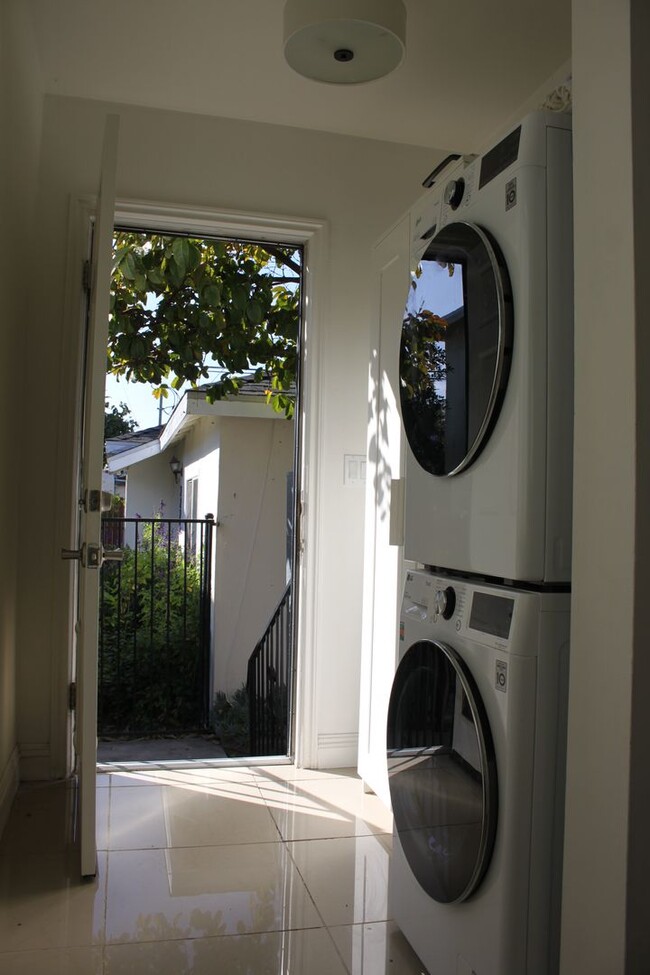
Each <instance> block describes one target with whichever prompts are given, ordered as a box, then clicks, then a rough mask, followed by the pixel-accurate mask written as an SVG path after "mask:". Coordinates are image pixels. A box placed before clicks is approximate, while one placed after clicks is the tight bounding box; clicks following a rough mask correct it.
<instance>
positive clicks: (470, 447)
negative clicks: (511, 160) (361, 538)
mask: <svg viewBox="0 0 650 975" xmlns="http://www.w3.org/2000/svg"><path fill="white" fill-rule="evenodd" d="M512 340H513V311H512V291H511V288H510V279H509V276H508V271H507V268H506V265H505V261H504V258H503V255H502V254H501V252H500V250H499V248H498V246H497V244H496V243H495V242H494V241H493V240H492V238H491V237H490V235H489V234H488V233H487V232H486V231H485V230H482V229H481V228H480V227H477V226H476V225H474V224H470V223H462V222H458V223H450V224H447V226H446V227H443V229H442V230H441V231H440V233H439V234H437V235H436V236H435V237H434V238H433V240H432V241H431V243H430V244H429V247H428V248H427V250H426V252H425V254H424V256H423V257H422V259H421V261H420V263H419V265H418V269H417V271H416V273H415V275H414V277H413V281H412V283H411V287H410V289H409V294H408V298H407V302H406V308H405V311H404V321H403V324H402V340H401V346H400V401H401V407H402V419H403V421H404V429H405V431H406V436H407V439H408V442H409V445H410V447H411V450H412V451H413V454H414V456H415V458H416V460H417V461H418V463H419V464H420V466H421V467H423V468H424V470H426V471H428V472H429V473H430V474H435V475H437V476H447V475H451V474H459V473H460V472H461V471H463V470H465V468H467V467H468V466H469V465H470V464H471V463H472V462H473V461H474V460H475V459H476V458H477V457H478V455H479V453H480V451H481V450H482V448H483V447H484V446H485V444H486V443H487V440H488V439H489V436H490V434H491V432H492V429H493V427H494V424H495V423H496V420H497V417H498V415H499V410H500V409H501V404H502V402H503V398H504V396H505V391H506V385H507V382H508V374H509V371H510V360H511V356H512Z"/></svg>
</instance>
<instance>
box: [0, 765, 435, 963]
mask: <svg viewBox="0 0 650 975" xmlns="http://www.w3.org/2000/svg"><path fill="white" fill-rule="evenodd" d="M73 809H74V791H73V789H72V787H71V786H70V784H67V783H54V784H49V785H39V786H26V787H24V788H23V789H21V791H20V793H19V796H18V798H17V800H16V802H15V804H14V808H13V810H12V814H11V817H10V819H9V823H8V824H7V827H6V829H5V832H4V834H3V836H2V839H1V840H0V975H27V973H29V975H44V973H46V972H47V975H64V973H65V975H122V973H124V975H126V973H129V975H137V973H138V972H156V973H157V975H172V973H173V975H190V973H192V975H208V973H209V975H212V973H214V972H224V973H228V975H230V973H235V972H241V973H242V975H301V973H305V975H384V973H386V975H387V973H392V975H422V973H424V969H423V967H422V965H421V963H420V962H419V960H418V959H417V957H416V956H415V954H414V953H413V951H412V950H411V949H410V947H409V945H408V944H407V942H406V941H405V939H404V938H403V936H402V934H401V933H400V931H399V930H398V929H397V928H396V927H395V925H394V924H393V923H392V922H391V920H390V918H389V917H388V913H387V903H386V886H387V877H388V860H389V851H390V841H391V836H390V833H391V822H390V815H389V814H388V813H387V812H386V810H385V808H384V807H383V806H382V804H381V803H380V801H379V800H378V799H377V798H376V797H375V796H372V795H367V794H365V793H364V791H363V787H362V784H361V782H360V780H359V779H358V778H357V777H356V775H355V774H354V772H352V771H351V770H348V769H343V770H335V771H331V772H330V771H322V770H321V771H314V770H305V769H295V768H294V767H293V766H267V767H264V768H259V767H255V768H224V769H220V768H216V767H199V766H196V767H194V768H189V769H188V768H185V769H180V768H166V769H165V768H155V769H145V770H142V769H141V770H139V771H137V772H135V771H134V772H113V773H107V774H101V775H99V777H98V788H97V837H98V849H99V855H98V866H99V869H98V874H97V877H96V878H95V879H94V880H92V881H80V880H79V879H78V869H77V860H76V856H75V850H74V847H73V845H72V842H71V832H72V814H73ZM425 975H426V973H425Z"/></svg>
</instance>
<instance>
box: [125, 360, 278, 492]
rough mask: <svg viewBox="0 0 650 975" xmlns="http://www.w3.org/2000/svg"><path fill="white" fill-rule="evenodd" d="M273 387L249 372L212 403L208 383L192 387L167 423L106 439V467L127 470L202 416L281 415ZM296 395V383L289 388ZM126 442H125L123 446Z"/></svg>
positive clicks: (180, 435) (159, 450)
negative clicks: (269, 396)
mask: <svg viewBox="0 0 650 975" xmlns="http://www.w3.org/2000/svg"><path fill="white" fill-rule="evenodd" d="M270 389H271V384H270V382H269V381H268V380H262V382H255V381H254V379H253V378H252V376H251V377H247V376H245V377H244V378H243V381H242V385H241V387H240V389H239V392H238V394H237V395H235V396H226V397H224V398H223V399H220V400H216V401H215V402H214V403H208V401H207V398H206V392H205V390H206V386H202V387H199V388H198V389H189V390H187V392H185V393H184V394H183V396H182V397H181V399H180V400H179V401H178V403H177V404H176V406H175V407H174V410H173V412H172V414H171V416H170V417H169V420H168V421H167V423H166V424H165V425H164V426H162V427H149V428H148V429H147V430H135V431H134V432H133V433H127V434H123V435H122V436H121V437H116V438H114V439H113V440H111V441H107V442H106V457H107V460H106V467H107V470H109V471H110V472H111V473H117V471H120V470H123V468H125V467H130V466H131V465H133V464H138V463H140V461H143V460H147V458H149V457H154V456H155V455H156V454H160V453H162V452H163V451H164V450H166V449H167V447H170V446H171V445H172V444H173V443H176V442H177V441H179V440H182V439H183V437H184V436H185V434H186V433H187V430H188V428H189V427H190V426H191V425H192V424H194V423H195V422H196V421H197V420H198V419H199V417H201V416H238V417H250V418H255V419H263V420H275V419H278V414H277V413H275V411H274V410H273V409H272V407H271V406H270V405H269V403H268V400H267V393H268V392H269V391H270ZM287 395H289V396H295V387H294V388H293V389H292V390H290V391H289V392H288V394H287ZM109 442H110V444H111V445H115V444H117V445H118V449H117V450H112V449H111V450H109V448H108V444H109ZM122 444H124V446H122Z"/></svg>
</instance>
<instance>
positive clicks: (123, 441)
mask: <svg viewBox="0 0 650 975" xmlns="http://www.w3.org/2000/svg"><path fill="white" fill-rule="evenodd" d="M163 429H164V424H162V425H160V426H156V427H147V428H146V429H144V430H132V431H131V432H130V433H122V434H120V436H119V437H109V438H108V439H107V440H106V456H107V457H113V456H114V455H115V454H121V453H122V452H123V451H125V450H132V449H133V447H140V446H142V444H147V443H150V442H151V441H152V440H157V439H158V437H159V436H160V433H161V431H162V430H163Z"/></svg>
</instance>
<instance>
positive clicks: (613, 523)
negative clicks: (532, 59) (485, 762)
mask: <svg viewBox="0 0 650 975" xmlns="http://www.w3.org/2000/svg"><path fill="white" fill-rule="evenodd" d="M631 15H632V19H631ZM649 43H650V16H649V8H648V5H647V3H646V2H645V0H640V2H639V0H601V2H600V3H599V4H598V5H594V4H593V2H592V0H573V45H574V54H573V78H574V85H573V91H574V173H575V178H574V199H575V211H574V212H575V327H576V334H575V342H576V357H575V361H576V373H575V403H576V417H575V473H574V490H575V502H576V503H575V505H574V531H573V535H574V551H573V578H574V583H573V618H572V634H571V685H570V708H569V744H568V772H567V774H568V785H567V805H566V810H567V816H566V842H565V872H564V898H563V918H562V953H561V972H562V975H574V973H576V972H589V973H590V975H622V973H626V975H633V973H639V975H640V973H646V972H648V971H650V925H648V903H649V898H648V892H647V891H648V866H649V864H650V834H649V831H648V823H650V763H649V762H648V758H647V745H648V741H650V709H649V708H648V700H649V698H650V662H649V660H650V658H649V654H648V628H649V624H650V619H649V616H650V601H649V600H648V581H649V577H650V538H649V518H650V515H649V512H648V498H649V496H650V490H649V488H650V485H649V479H650V476H649V470H648V464H649V461H650V438H649V436H648V432H649V431H648V424H649V417H650V403H649V402H648V397H649V396H650V392H649V390H648V376H647V373H648V362H649V361H650V358H649V355H648V353H649V351H650V350H649V348H648V345H649V341H650V340H649V337H648V324H649V322H648V317H649V316H648V308H649V307H650V294H648V291H649V290H650V287H649V284H648V262H649V259H650V252H649V251H650V249H649V247H648V239H647V229H646V228H647V223H648V217H649V216H650V197H649V190H648V178H647V161H648V154H649V150H650V120H649V116H648V110H647V95H648V91H649V90H650V67H649V63H648V57H647V50H648V44H649Z"/></svg>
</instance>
